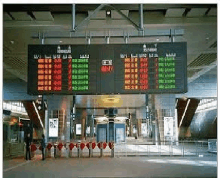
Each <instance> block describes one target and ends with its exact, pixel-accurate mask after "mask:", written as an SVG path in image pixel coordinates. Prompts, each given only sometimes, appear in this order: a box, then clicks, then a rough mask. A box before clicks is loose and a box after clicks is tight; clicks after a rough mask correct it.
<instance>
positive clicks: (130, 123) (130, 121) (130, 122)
mask: <svg viewBox="0 0 220 178" xmlns="http://www.w3.org/2000/svg"><path fill="white" fill-rule="evenodd" d="M128 117H129V136H130V137H133V122H132V116H131V113H129V115H128Z"/></svg>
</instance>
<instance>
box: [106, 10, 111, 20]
mask: <svg viewBox="0 0 220 178" xmlns="http://www.w3.org/2000/svg"><path fill="white" fill-rule="evenodd" d="M106 17H109V18H111V10H106Z"/></svg>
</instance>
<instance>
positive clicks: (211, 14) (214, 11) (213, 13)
mask: <svg viewBox="0 0 220 178" xmlns="http://www.w3.org/2000/svg"><path fill="white" fill-rule="evenodd" d="M207 16H217V8H211V9H210V11H209V12H208V14H207Z"/></svg>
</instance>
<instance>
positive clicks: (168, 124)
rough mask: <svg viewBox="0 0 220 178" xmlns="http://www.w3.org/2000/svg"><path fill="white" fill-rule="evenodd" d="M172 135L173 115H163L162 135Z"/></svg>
mask: <svg viewBox="0 0 220 178" xmlns="http://www.w3.org/2000/svg"><path fill="white" fill-rule="evenodd" d="M172 136H173V117H164V137H172Z"/></svg>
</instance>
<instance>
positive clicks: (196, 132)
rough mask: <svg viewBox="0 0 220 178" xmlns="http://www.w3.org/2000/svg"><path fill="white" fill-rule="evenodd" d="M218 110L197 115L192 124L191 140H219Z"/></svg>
mask: <svg viewBox="0 0 220 178" xmlns="http://www.w3.org/2000/svg"><path fill="white" fill-rule="evenodd" d="M216 117H217V109H214V110H208V111H203V112H198V113H195V115H194V117H193V119H192V122H191V124H190V133H191V138H198V139H209V138H217V120H216Z"/></svg>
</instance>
